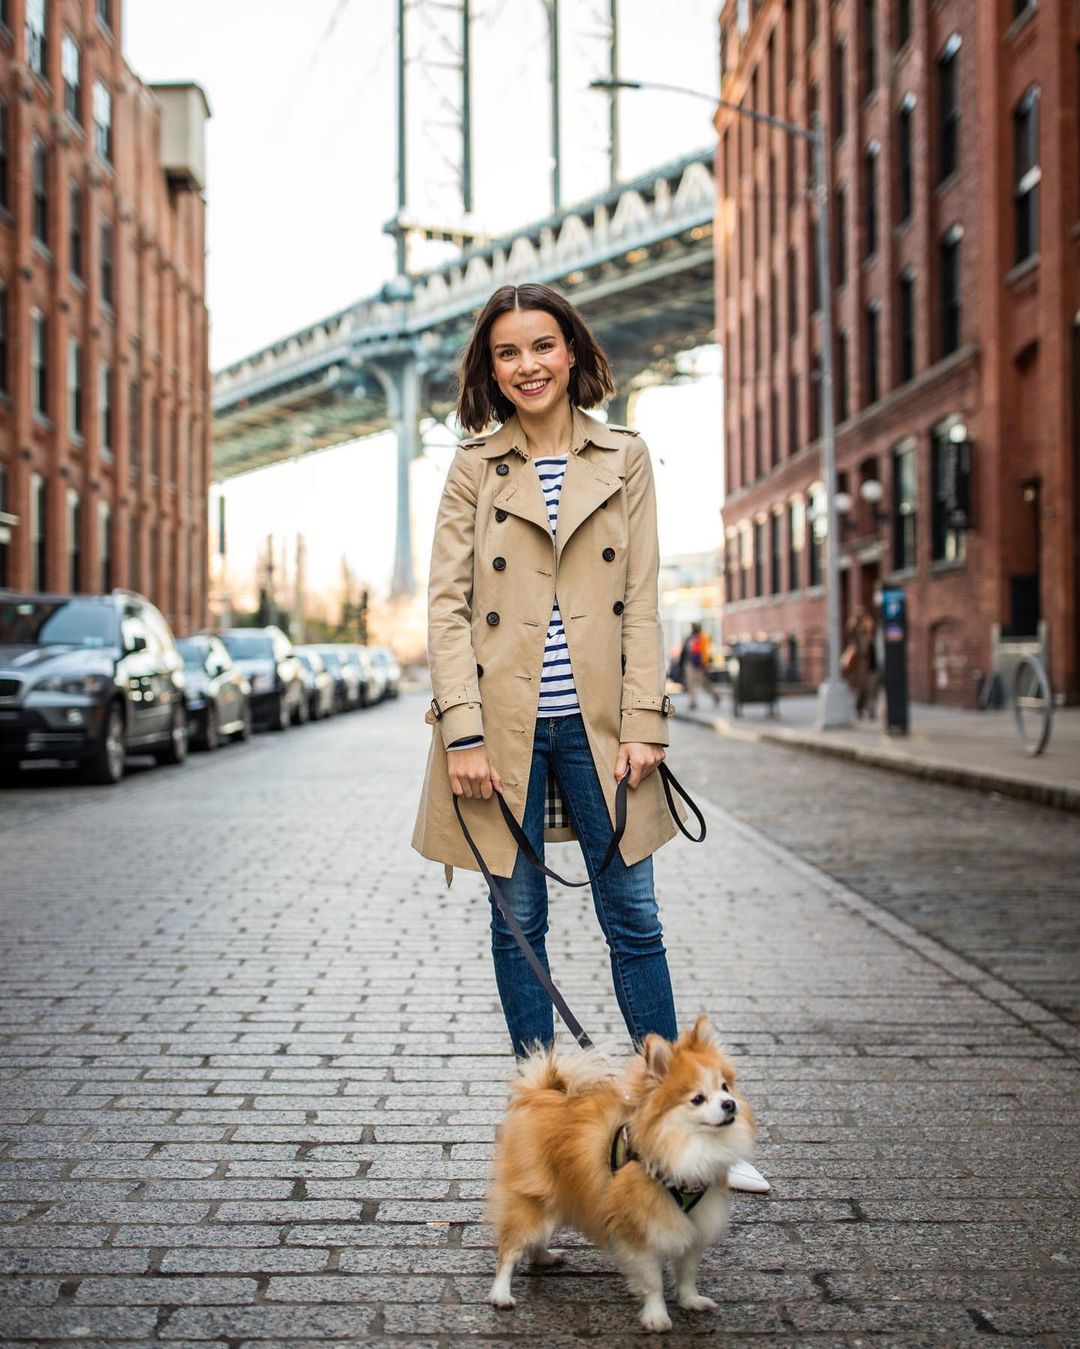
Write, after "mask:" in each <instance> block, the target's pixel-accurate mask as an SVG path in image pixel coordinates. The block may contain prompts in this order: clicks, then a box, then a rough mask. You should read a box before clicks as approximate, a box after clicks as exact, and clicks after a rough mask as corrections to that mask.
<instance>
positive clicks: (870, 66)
mask: <svg viewBox="0 0 1080 1349" xmlns="http://www.w3.org/2000/svg"><path fill="white" fill-rule="evenodd" d="M860 74H861V76H862V96H863V100H864V101H865V100H866V99H868V98H869V97H870V95H871V94H872V93H873V92H874V90H875V89H876V88H877V0H862V70H861V72H860Z"/></svg>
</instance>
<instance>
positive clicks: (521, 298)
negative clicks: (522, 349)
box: [457, 282, 615, 432]
mask: <svg viewBox="0 0 1080 1349" xmlns="http://www.w3.org/2000/svg"><path fill="white" fill-rule="evenodd" d="M512 309H542V310H543V311H544V313H546V314H550V315H551V317H552V318H553V319H554V320H555V322H556V323H557V324H558V325H559V329H560V331H561V332H562V335H563V338H564V339H565V341H566V345H567V346H568V347H570V348H571V349H572V350H573V353H574V365H573V368H572V369H571V371H570V388H569V391H568V392H569V396H570V402H571V403H572V404H573V405H574V406H575V407H579V408H593V407H596V406H597V404H598V403H602V402H603V401H604V399H605V398H610V397H611V396H612V395H613V394H614V392H615V380H614V378H613V376H612V373H611V364H610V362H609V361H608V358H607V356H606V355H605V354H604V349H603V348H602V347H601V345H600V343H599V342H598V341H597V340H596V338H595V337H594V336H593V334H592V331H591V330H590V328H589V325H588V324H587V323H586V322H585V320H584V318H583V317H582V316H581V314H580V313H579V312H578V310H576V309H575V308H574V306H573V305H572V304H571V303H570V301H569V300H567V299H564V297H563V296H561V295H560V294H559V292H558V291H557V290H553V289H552V288H551V287H550V286H543V285H540V284H539V283H538V282H534V283H530V284H528V285H524V286H500V287H499V289H498V290H497V291H495V293H494V294H493V295H492V296H491V298H490V299H489V300H488V302H487V304H486V305H484V307H483V309H482V310H481V311H480V315H479V317H478V318H477V320H476V326H475V327H474V328H473V331H472V336H471V337H470V338H469V344H468V346H467V347H466V348H465V353H464V355H463V356H462V358H461V369H460V370H459V372H458V399H457V418H458V421H459V422H460V423H461V425H462V426H463V427H464V428H465V430H466V431H472V432H477V431H483V429H484V428H485V427H486V426H489V425H490V424H491V423H492V422H493V421H499V422H504V421H506V419H507V418H508V417H510V416H511V415H512V414H513V412H514V405H513V403H511V402H510V400H509V399H508V398H507V397H506V396H505V394H504V393H503V392H502V390H501V389H500V388H499V386H498V384H497V383H496V382H495V376H494V375H493V374H492V371H491V329H492V325H493V324H494V322H495V320H496V319H497V318H498V317H499V316H500V315H501V314H506V313H509V312H510V311H511V310H512Z"/></svg>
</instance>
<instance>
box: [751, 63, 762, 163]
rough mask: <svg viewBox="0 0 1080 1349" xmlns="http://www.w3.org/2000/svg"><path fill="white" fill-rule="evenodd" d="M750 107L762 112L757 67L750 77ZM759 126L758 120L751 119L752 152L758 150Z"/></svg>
mask: <svg viewBox="0 0 1080 1349" xmlns="http://www.w3.org/2000/svg"><path fill="white" fill-rule="evenodd" d="M750 107H751V108H753V110H754V111H755V112H760V111H761V108H760V106H759V103H758V73H757V66H755V67H754V73H753V74H752V75H751V76H750ZM759 125H760V124H759V122H758V121H757V119H756V118H751V119H750V148H751V149H752V150H756V149H757V143H758V126H759Z"/></svg>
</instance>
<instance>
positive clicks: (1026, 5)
mask: <svg viewBox="0 0 1080 1349" xmlns="http://www.w3.org/2000/svg"><path fill="white" fill-rule="evenodd" d="M1034 8H1035V0H1013V7H1012V12H1013V18H1014V19H1019V18H1020V17H1021V16H1022V15H1024V14H1026V13H1027V12H1028V10H1029V9H1034Z"/></svg>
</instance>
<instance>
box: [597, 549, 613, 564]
mask: <svg viewBox="0 0 1080 1349" xmlns="http://www.w3.org/2000/svg"><path fill="white" fill-rule="evenodd" d="M600 556H601V557H602V558H603V559H604V561H605V562H614V561H615V549H614V548H605V549H604V551H603V552H602V553H601V554H600Z"/></svg>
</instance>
